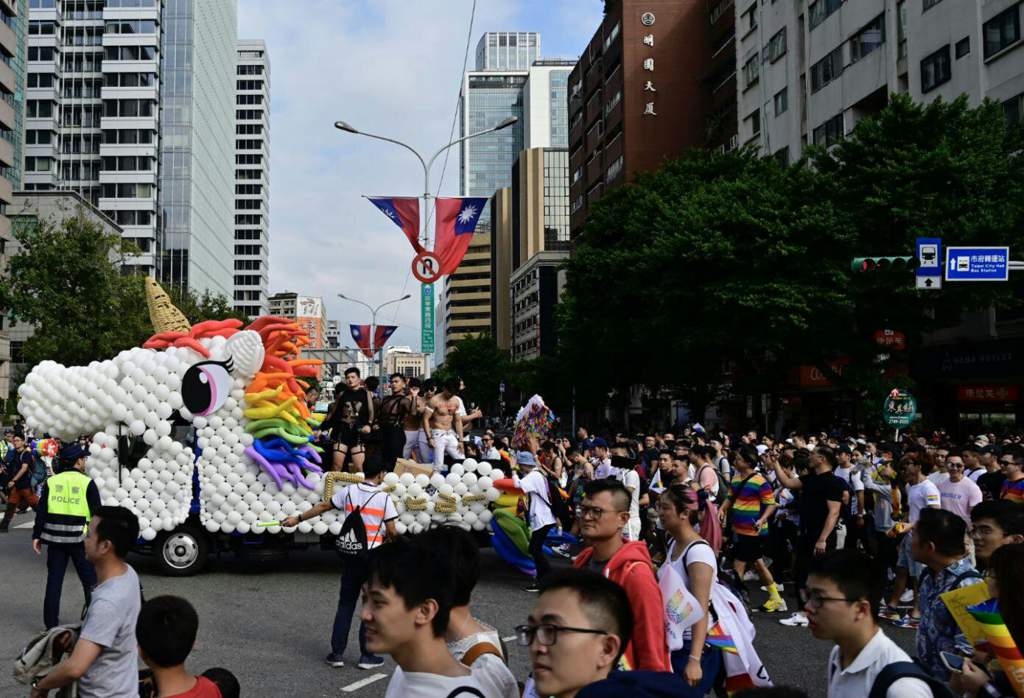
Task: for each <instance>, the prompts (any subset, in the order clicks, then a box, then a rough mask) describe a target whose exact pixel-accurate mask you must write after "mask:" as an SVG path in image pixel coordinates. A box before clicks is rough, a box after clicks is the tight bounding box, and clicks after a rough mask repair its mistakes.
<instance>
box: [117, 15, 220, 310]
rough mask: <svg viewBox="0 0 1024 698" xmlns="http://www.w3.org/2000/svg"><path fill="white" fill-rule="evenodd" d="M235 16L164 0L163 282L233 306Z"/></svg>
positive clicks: (161, 261)
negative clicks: (208, 294) (214, 295)
mask: <svg viewBox="0 0 1024 698" xmlns="http://www.w3.org/2000/svg"><path fill="white" fill-rule="evenodd" d="M118 1H119V2H124V3H125V4H130V3H136V2H147V1H148V0H118ZM107 2H108V4H109V2H110V0H107ZM237 14H238V13H237V0H220V1H219V2H208V1H206V0H163V13H162V22H163V30H164V31H163V34H162V36H161V46H160V114H161V118H160V249H159V268H158V270H157V278H158V279H159V280H160V282H161V283H163V285H164V287H165V288H167V287H169V286H172V285H179V286H187V287H188V288H190V289H192V290H193V291H195V292H197V293H202V292H204V291H210V292H213V293H217V294H219V295H222V296H224V297H226V298H228V299H230V298H232V288H233V281H234V274H233V270H232V268H231V267H232V237H233V234H232V230H233V227H232V210H233V204H234V192H233V186H234V171H235V170H234V165H233V155H234V149H233V148H232V144H233V140H232V137H233V136H234V132H235V109H234V107H235V105H234V104H233V99H232V97H233V96H234V93H235V90H234V88H235V63H236V42H237V24H238V20H237Z"/></svg>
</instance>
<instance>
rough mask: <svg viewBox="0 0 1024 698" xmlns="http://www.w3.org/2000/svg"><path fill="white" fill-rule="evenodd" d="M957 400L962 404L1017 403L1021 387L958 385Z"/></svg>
mask: <svg viewBox="0 0 1024 698" xmlns="http://www.w3.org/2000/svg"><path fill="white" fill-rule="evenodd" d="M956 399H957V400H959V401H960V402H1016V401H1017V400H1019V399H1020V387H1019V386H1016V385H958V386H957V387H956Z"/></svg>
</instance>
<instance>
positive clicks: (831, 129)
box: [812, 113, 843, 148]
mask: <svg viewBox="0 0 1024 698" xmlns="http://www.w3.org/2000/svg"><path fill="white" fill-rule="evenodd" d="M842 137H843V115H842V113H839V114H836V115H835V116H833V117H832V118H831V119H829V120H828V121H826V122H825V123H823V124H822V125H821V126H818V127H817V128H816V129H814V132H813V134H812V138H813V140H814V144H815V145H821V146H825V147H826V148H827V147H829V146H830V145H832V144H833V143H837V142H839V139H841V138H842Z"/></svg>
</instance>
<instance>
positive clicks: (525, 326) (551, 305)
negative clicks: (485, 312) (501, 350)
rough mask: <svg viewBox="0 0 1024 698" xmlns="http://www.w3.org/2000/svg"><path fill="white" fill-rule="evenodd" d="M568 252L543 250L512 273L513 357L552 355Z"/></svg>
mask: <svg viewBox="0 0 1024 698" xmlns="http://www.w3.org/2000/svg"><path fill="white" fill-rule="evenodd" d="M567 259H569V251H568V250H551V251H547V250H542V251H540V252H537V253H536V254H534V255H533V256H531V257H530V258H529V259H528V260H527V261H526V262H525V263H523V264H522V265H521V266H520V267H519V268H517V269H516V270H515V271H514V272H512V277H511V279H510V284H509V290H510V294H511V307H512V318H511V320H512V330H511V343H512V346H511V356H512V360H513V361H528V360H530V359H537V358H540V357H541V356H551V355H552V354H553V353H554V351H555V347H556V345H557V343H558V323H557V317H556V308H557V306H558V301H559V299H560V298H561V295H562V288H561V286H560V283H559V273H558V271H559V269H560V268H561V266H562V265H563V264H565V262H566V260H567Z"/></svg>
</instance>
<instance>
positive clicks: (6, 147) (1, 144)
mask: <svg viewBox="0 0 1024 698" xmlns="http://www.w3.org/2000/svg"><path fill="white" fill-rule="evenodd" d="M13 164H14V146H13V145H11V143H10V141H6V140H3V139H2V138H0V165H4V166H5V167H10V166H11V165H13Z"/></svg>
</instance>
